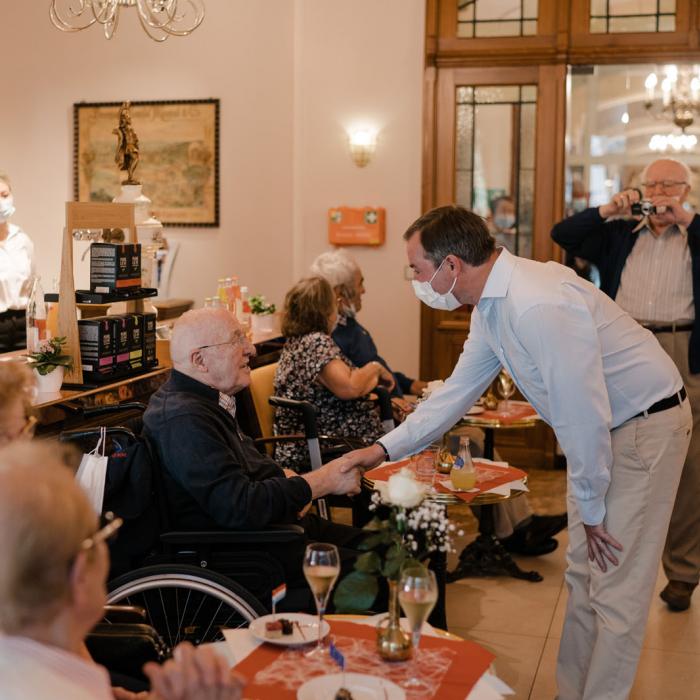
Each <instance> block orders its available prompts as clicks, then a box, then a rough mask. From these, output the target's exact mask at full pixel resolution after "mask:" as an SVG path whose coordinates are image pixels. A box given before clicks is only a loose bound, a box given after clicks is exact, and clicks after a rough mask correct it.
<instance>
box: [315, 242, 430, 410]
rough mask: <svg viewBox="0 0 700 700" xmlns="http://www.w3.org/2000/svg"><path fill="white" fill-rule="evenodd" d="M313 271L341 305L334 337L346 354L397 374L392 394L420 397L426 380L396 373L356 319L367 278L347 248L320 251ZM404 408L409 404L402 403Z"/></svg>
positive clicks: (360, 363) (361, 364) (359, 361)
mask: <svg viewBox="0 0 700 700" xmlns="http://www.w3.org/2000/svg"><path fill="white" fill-rule="evenodd" d="M311 273H312V274H314V275H318V276H319V277H324V278H325V279H326V280H328V283H329V284H330V285H331V287H333V291H334V292H335V295H336V300H337V304H338V325H337V326H336V327H335V330H334V331H333V333H332V337H333V340H334V341H335V343H336V345H337V346H338V347H339V348H340V349H341V350H342V351H343V353H344V354H345V355H346V356H347V357H348V358H349V359H350V360H351V361H352V362H353V363H354V364H355V365H357V366H358V367H363V366H364V365H366V364H367V363H368V362H379V363H380V364H382V365H384V367H386V369H387V370H389V372H391V373H392V374H393V375H394V379H395V381H396V385H395V387H394V390H393V395H394V396H395V397H397V398H401V397H403V395H404V394H414V395H417V396H420V395H421V393H422V392H423V389H424V387H425V386H426V383H425V382H423V381H421V380H420V379H411V378H410V377H407V376H406V375H405V374H402V373H401V372H394V370H392V369H391V367H389V365H388V364H387V362H386V360H384V358H383V357H381V356H380V355H379V352H378V350H377V346H376V345H375V344H374V340H372V336H371V335H370V334H369V331H368V330H367V329H366V328H364V326H362V325H361V324H360V323H359V322H358V321H357V318H356V316H357V313H358V312H359V311H360V309H361V308H362V295H363V294H364V293H365V285H364V283H365V280H364V277H363V276H362V270H361V269H360V266H359V265H358V264H357V262H356V261H355V259H354V258H353V257H352V256H351V255H349V254H348V253H346V252H345V251H344V250H332V251H329V252H327V253H321V255H319V256H318V257H317V258H316V260H314V262H313V264H312V265H311ZM401 408H402V409H403V410H406V409H407V406H401Z"/></svg>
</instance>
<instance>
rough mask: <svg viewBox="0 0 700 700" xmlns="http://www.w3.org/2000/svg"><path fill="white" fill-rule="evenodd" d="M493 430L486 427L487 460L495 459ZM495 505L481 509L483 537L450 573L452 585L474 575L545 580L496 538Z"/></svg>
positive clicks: (468, 550) (464, 554) (464, 550)
mask: <svg viewBox="0 0 700 700" xmlns="http://www.w3.org/2000/svg"><path fill="white" fill-rule="evenodd" d="M494 434H495V430H494V429H493V428H484V457H485V458H486V459H493V456H494ZM493 508H494V507H493V506H492V505H489V506H480V507H479V516H478V517H479V535H478V537H477V538H476V539H475V540H474V541H473V542H472V543H471V544H469V545H467V546H466V547H465V548H464V549H463V550H462V553H461V554H460V555H459V564H457V568H456V569H455V570H454V571H450V572H448V573H447V581H448V583H452V582H453V581H457V580H459V579H460V578H468V577H470V576H512V577H513V578H521V579H525V580H526V581H533V582H537V581H542V576H541V575H540V574H539V573H538V572H537V571H523V570H522V569H521V568H520V567H519V566H518V565H517V564H516V563H515V561H514V560H513V557H511V556H510V552H509V551H508V550H507V549H506V548H505V547H504V546H503V545H502V544H501V541H500V540H499V539H498V537H496V534H495V526H494V510H493Z"/></svg>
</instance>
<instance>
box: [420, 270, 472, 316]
mask: <svg viewBox="0 0 700 700" xmlns="http://www.w3.org/2000/svg"><path fill="white" fill-rule="evenodd" d="M446 259H447V258H445V260H446ZM445 260H443V261H442V262H441V263H440V265H439V266H438V269H437V270H435V273H434V274H433V276H432V277H431V278H430V279H429V280H428V281H427V282H419V281H418V280H413V282H412V283H411V284H413V291H414V293H415V295H416V296H417V297H418V298H419V299H420V300H421V301H422V302H423V303H424V304H425V305H426V306H429V307H430V308H431V309H437V310H438V311H454V310H455V309H458V308H459V307H460V306H462V302H461V301H460V300H459V299H457V297H456V296H455V295H454V294H452V290H453V289H454V288H455V285H456V284H457V278H456V277H455V278H454V280H453V281H452V286H451V287H450V288H449V289H448V290H447V291H446V292H445V293H444V294H438V293H437V292H436V291H435V290H434V289H433V286H432V284H431V282H432V281H433V280H434V279H435V275H437V273H438V272H440V268H441V267H442V266H443V264H444V262H445Z"/></svg>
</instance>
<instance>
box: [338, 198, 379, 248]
mask: <svg viewBox="0 0 700 700" xmlns="http://www.w3.org/2000/svg"><path fill="white" fill-rule="evenodd" d="M385 221H386V211H385V209H384V207H334V208H332V209H329V210H328V242H329V243H331V244H333V245H382V244H383V243H384V231H385Z"/></svg>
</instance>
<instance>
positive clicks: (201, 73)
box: [0, 0, 425, 372]
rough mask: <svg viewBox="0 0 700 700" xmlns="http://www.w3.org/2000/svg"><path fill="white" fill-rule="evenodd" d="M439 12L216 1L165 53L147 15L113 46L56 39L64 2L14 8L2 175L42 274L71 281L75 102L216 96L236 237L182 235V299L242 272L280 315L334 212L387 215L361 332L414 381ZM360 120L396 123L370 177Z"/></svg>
mask: <svg viewBox="0 0 700 700" xmlns="http://www.w3.org/2000/svg"><path fill="white" fill-rule="evenodd" d="M424 2H425V0H354V1H353V2H352V3H348V2H347V1H346V0H254V1H253V0H206V8H207V16H206V18H205V20H204V23H203V24H202V26H201V27H199V28H198V29H197V30H196V31H195V32H194V33H193V34H192V35H191V36H189V37H186V38H182V39H179V38H171V39H169V40H168V41H167V42H166V43H165V44H162V45H157V44H155V43H154V42H152V41H150V40H149V39H147V38H146V36H145V35H144V34H143V31H142V30H141V28H140V26H138V23H137V21H136V18H135V17H133V16H131V15H132V14H133V11H124V12H123V19H122V21H121V23H120V26H119V28H118V31H117V35H116V37H115V38H114V39H113V40H112V41H109V42H108V41H106V40H105V39H104V38H103V36H102V35H101V33H100V31H99V29H98V28H94V27H93V28H91V29H89V30H87V31H85V32H81V33H78V34H63V33H61V32H59V31H58V30H56V29H54V28H53V27H52V26H51V24H50V22H49V19H48V8H47V5H48V3H45V2H22V3H18V2H14V1H13V2H10V0H0V25H1V26H2V28H3V45H4V46H3V48H4V51H3V54H4V56H5V68H6V71H5V73H4V80H3V88H4V90H3V92H4V94H3V100H2V102H3V106H4V109H3V116H2V119H1V120H0V125H1V126H2V128H0V170H5V171H7V172H8V173H9V174H10V175H11V177H12V178H13V185H14V191H15V199H16V203H17V214H16V216H15V221H16V223H18V224H20V225H21V226H23V227H24V228H25V230H26V231H27V232H28V233H29V234H30V235H31V236H32V238H33V239H34V241H35V244H36V248H37V266H38V271H39V273H40V274H41V275H42V277H43V278H44V279H45V280H50V279H51V278H52V277H54V276H56V275H57V274H58V267H59V251H60V236H61V230H62V225H63V219H64V202H65V201H67V200H68V199H71V198H72V145H73V144H72V139H73V137H72V105H73V103H74V102H78V101H81V100H85V101H115V100H122V99H131V100H146V99H156V100H157V99H188V98H207V97H218V98H220V99H221V164H220V169H221V180H220V185H221V227H220V228H218V229H177V228H170V229H167V230H166V236H167V237H168V238H169V239H170V240H173V241H179V242H180V243H181V250H180V257H179V259H178V261H177V264H176V267H175V270H174V276H173V283H172V285H171V295H172V296H180V297H188V298H193V299H195V300H196V301H197V303H201V300H202V299H203V298H204V297H205V296H209V295H211V294H212V293H213V292H214V285H215V283H216V279H217V278H218V277H221V276H223V275H228V274H232V273H237V274H239V276H240V277H241V278H242V279H243V280H245V281H246V282H247V283H248V284H249V286H250V287H251V289H252V290H253V291H261V292H264V293H265V294H266V295H267V296H268V298H270V299H273V300H274V301H276V302H278V303H279V304H281V302H282V301H283V298H284V293H285V291H286V290H287V289H288V288H289V286H290V285H291V284H292V283H293V281H294V280H295V279H296V278H298V277H299V276H301V275H303V274H304V273H305V272H306V270H307V268H308V265H309V264H310V262H311V260H312V259H313V257H314V256H315V255H316V254H318V253H319V252H321V251H323V250H325V249H327V247H328V245H327V243H326V223H325V221H326V220H325V214H326V210H327V209H328V207H330V206H335V205H338V204H349V205H358V206H359V205H365V204H376V205H381V206H385V207H386V208H387V224H388V231H387V234H388V235H387V238H388V240H387V244H386V245H385V246H383V247H382V248H380V249H378V250H367V249H359V250H357V251H354V252H355V253H356V257H357V258H358V260H359V261H360V264H361V265H362V266H363V268H364V270H365V277H366V279H367V286H368V290H369V291H368V295H367V297H366V298H365V300H366V309H365V310H364V311H363V315H362V321H363V322H364V323H365V324H366V325H367V326H368V327H369V328H370V329H371V330H372V332H373V333H374V335H375V337H376V340H377V344H378V345H379V348H380V350H381V351H382V353H383V354H384V355H385V356H386V357H387V359H388V360H389V361H390V362H392V363H393V364H394V365H395V366H396V367H397V368H400V369H403V370H404V371H408V372H414V371H415V370H416V368H417V365H418V317H419V314H418V302H417V301H415V299H414V298H413V296H412V294H411V291H410V286H409V285H408V283H406V282H405V281H404V280H403V279H402V270H403V264H404V256H403V246H402V243H401V241H400V237H401V232H402V231H403V230H404V229H405V227H406V226H407V225H408V223H410V222H411V221H412V220H413V219H414V218H415V217H416V216H417V215H418V214H419V209H420V153H421V151H420V148H421V123H420V115H421V89H422V61H423V58H422V55H423V21H424ZM355 119H369V120H371V121H372V122H373V123H375V124H376V125H377V126H378V127H380V128H381V133H380V141H379V144H378V149H377V155H376V158H375V160H374V162H373V163H371V164H370V165H369V166H368V167H367V168H365V169H359V168H357V167H356V166H355V165H354V164H353V163H352V162H351V160H350V158H349V155H348V153H347V144H346V141H345V134H344V127H345V126H346V125H348V124H349V123H351V122H352V121H353V120H355ZM388 308H391V314H387V309H388ZM388 317H390V318H391V319H392V320H391V322H390V323H388V322H387V318H388Z"/></svg>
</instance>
